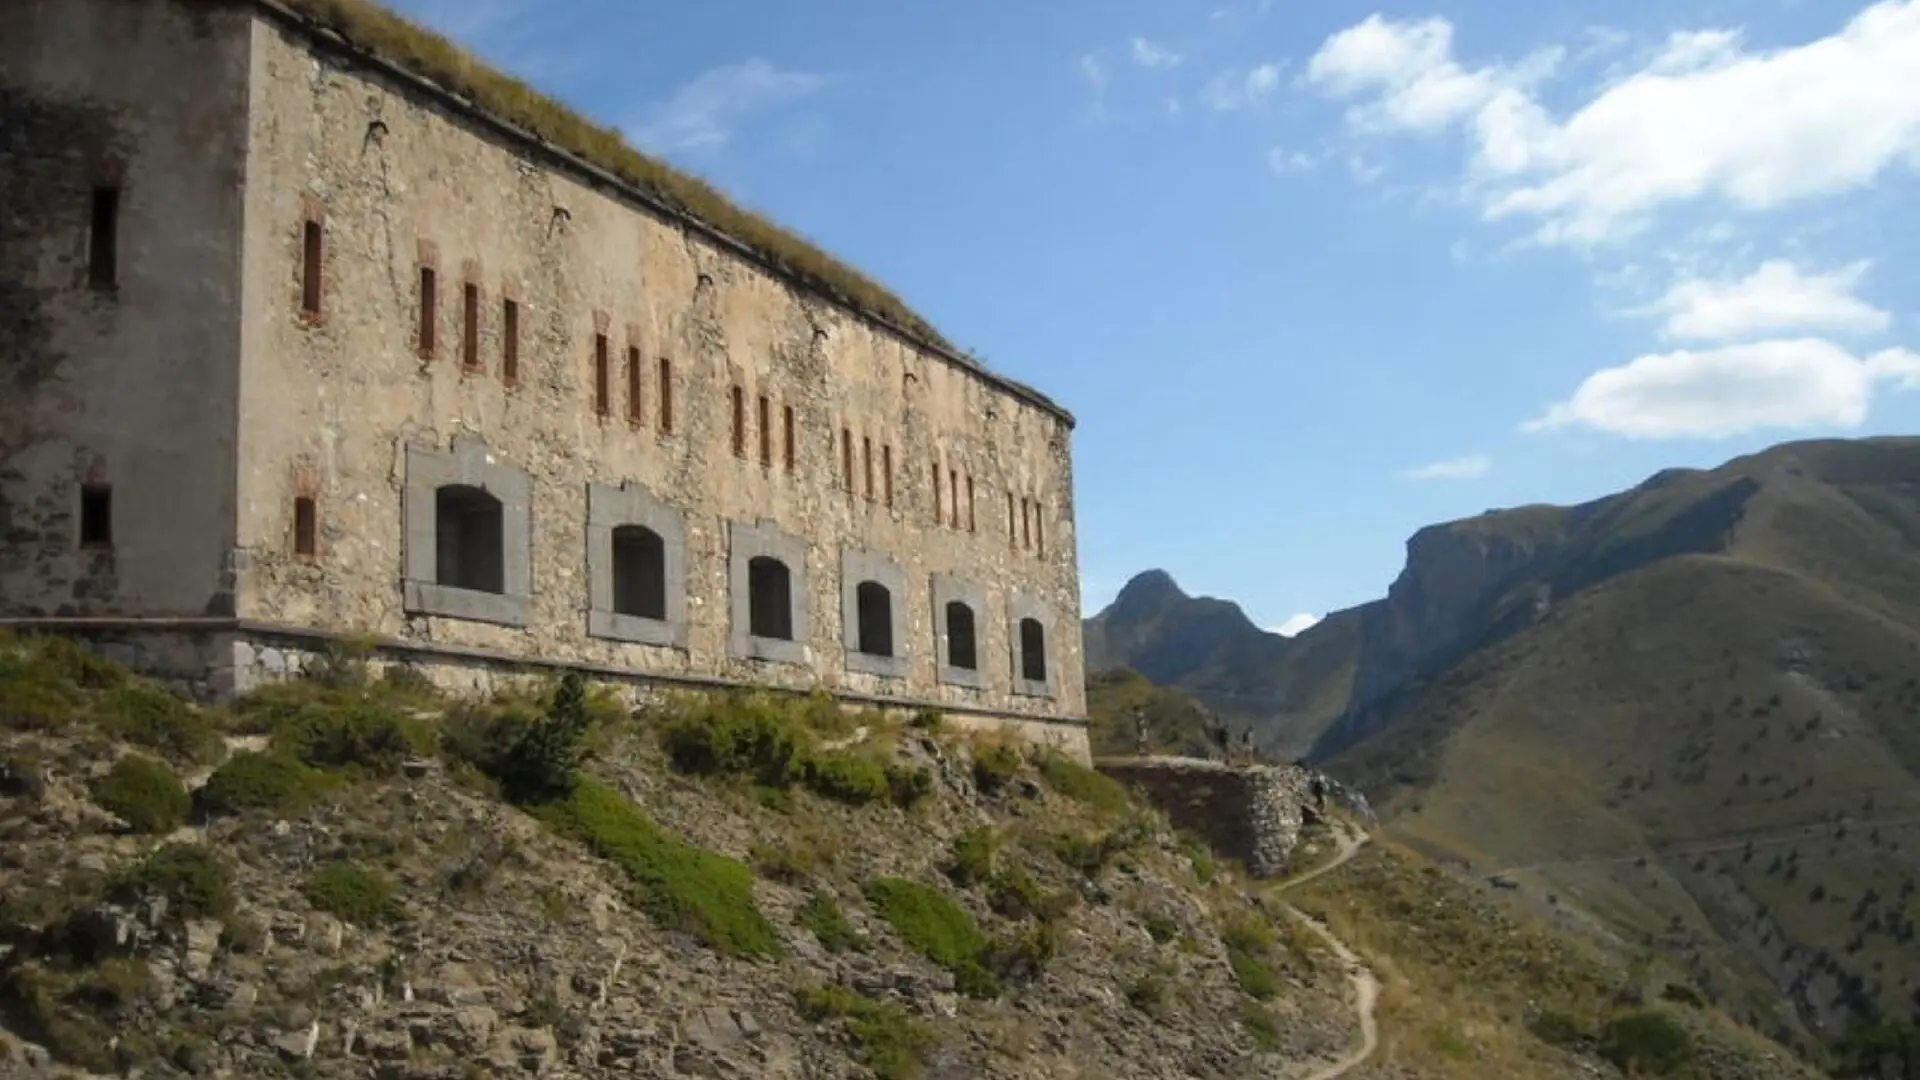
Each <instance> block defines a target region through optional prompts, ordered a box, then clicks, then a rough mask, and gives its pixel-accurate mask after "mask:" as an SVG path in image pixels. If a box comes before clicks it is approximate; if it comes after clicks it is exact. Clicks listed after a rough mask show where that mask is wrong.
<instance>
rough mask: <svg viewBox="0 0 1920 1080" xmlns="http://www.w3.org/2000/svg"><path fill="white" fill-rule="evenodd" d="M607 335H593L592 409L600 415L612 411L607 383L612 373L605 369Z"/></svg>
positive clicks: (610, 395)
mask: <svg viewBox="0 0 1920 1080" xmlns="http://www.w3.org/2000/svg"><path fill="white" fill-rule="evenodd" d="M607 364H608V361H607V335H605V334H595V335H593V411H594V412H595V413H597V414H599V415H601V416H605V415H607V413H608V412H610V411H612V408H613V405H612V402H611V401H610V400H609V399H610V398H611V397H612V396H613V394H612V387H611V386H610V385H609V383H610V381H611V378H612V373H611V372H609V371H608V370H607Z"/></svg>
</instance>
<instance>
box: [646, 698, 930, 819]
mask: <svg viewBox="0 0 1920 1080" xmlns="http://www.w3.org/2000/svg"><path fill="white" fill-rule="evenodd" d="M847 723H848V720H847V717H846V714H845V713H844V711H842V710H841V708H840V706H839V705H838V704H837V703H836V702H834V701H833V700H832V699H831V698H828V697H826V696H825V695H813V696H810V697H808V698H806V699H804V700H802V701H799V702H791V701H783V700H780V699H777V698H775V697H773V696H772V695H769V694H756V693H734V694H721V695H711V696H707V697H703V698H699V699H695V700H692V701H689V702H686V703H684V704H682V705H681V707H679V708H678V709H675V710H673V711H671V712H670V713H669V714H668V715H667V717H666V718H665V720H664V722H663V723H662V724H661V725H660V740H661V744H662V746H663V747H664V748H665V750H666V753H667V758H668V760H669V761H671V762H672V763H673V766H674V768H676V769H678V770H679V771H681V772H683V773H689V774H692V775H698V776H725V777H733V778H739V779H744V780H746V781H748V782H749V783H751V784H752V785H754V787H755V788H756V789H757V790H758V791H761V792H765V793H768V795H767V797H768V798H769V799H770V800H771V802H772V803H773V807H772V808H776V809H779V808H782V800H781V799H780V797H779V795H777V794H774V793H782V792H787V791H790V790H791V789H793V788H796V787H797V788H804V789H805V790H808V791H811V792H813V793H814V794H816V795H819V796H821V797H822V798H827V799H832V800H834V801H836V802H841V803H846V804H848V805H851V806H864V805H867V804H870V803H878V802H892V803H895V804H897V805H900V806H903V807H909V806H912V805H914V804H916V803H918V802H919V801H920V800H921V799H922V798H924V797H926V795H928V794H929V793H930V792H931V791H932V790H933V778H932V776H931V775H930V774H928V773H927V771H926V770H925V769H921V768H915V767H909V766H904V765H900V764H897V763H894V762H890V761H888V760H887V759H886V757H885V755H884V752H883V751H881V750H878V749H875V748H870V747H852V748H842V749H833V750H828V749H825V748H824V747H823V746H822V744H821V734H822V733H829V732H836V731H839V730H844V729H845V727H846V726H847Z"/></svg>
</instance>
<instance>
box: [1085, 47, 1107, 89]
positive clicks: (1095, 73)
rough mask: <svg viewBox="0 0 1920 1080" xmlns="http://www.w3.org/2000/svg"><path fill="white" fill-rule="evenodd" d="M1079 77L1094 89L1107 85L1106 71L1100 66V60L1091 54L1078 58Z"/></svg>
mask: <svg viewBox="0 0 1920 1080" xmlns="http://www.w3.org/2000/svg"><path fill="white" fill-rule="evenodd" d="M1080 77H1081V78H1083V79H1085V80H1087V82H1089V83H1091V84H1093V85H1094V86H1095V87H1101V86H1105V85H1107V69H1106V68H1105V67H1104V66H1102V65H1101V63H1100V58H1099V57H1097V56H1095V55H1093V54H1092V53H1087V54H1085V55H1083V56H1081V57H1080Z"/></svg>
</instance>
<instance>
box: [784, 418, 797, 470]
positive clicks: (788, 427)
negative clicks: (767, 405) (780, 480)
mask: <svg viewBox="0 0 1920 1080" xmlns="http://www.w3.org/2000/svg"><path fill="white" fill-rule="evenodd" d="M780 428H781V439H782V441H783V442H784V443H785V445H784V446H782V447H781V450H782V451H784V452H785V454H786V464H787V471H788V472H792V471H793V457H794V451H796V450H797V449H799V447H798V446H797V445H796V444H795V443H794V438H793V406H791V405H782V406H780Z"/></svg>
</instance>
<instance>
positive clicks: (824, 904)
mask: <svg viewBox="0 0 1920 1080" xmlns="http://www.w3.org/2000/svg"><path fill="white" fill-rule="evenodd" d="M799 918H800V925H802V926H804V927H806V928H807V929H808V930H809V931H811V932H812V934H813V936H814V938H815V939H816V940H817V941H819V942H820V945H821V947H822V948H824V949H826V950H827V951H828V952H847V951H849V950H852V951H858V950H861V949H864V948H866V944H867V943H866V939H865V938H863V937H861V936H860V932H859V931H857V930H855V929H854V928H853V923H852V922H850V921H848V919H847V913H846V912H845V911H844V910H842V909H841V907H840V901H839V900H838V899H836V898H835V897H834V895H833V894H832V893H830V892H826V891H824V890H821V891H816V892H815V893H814V894H813V895H811V896H809V897H807V902H806V903H804V904H802V905H800V911H799Z"/></svg>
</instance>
